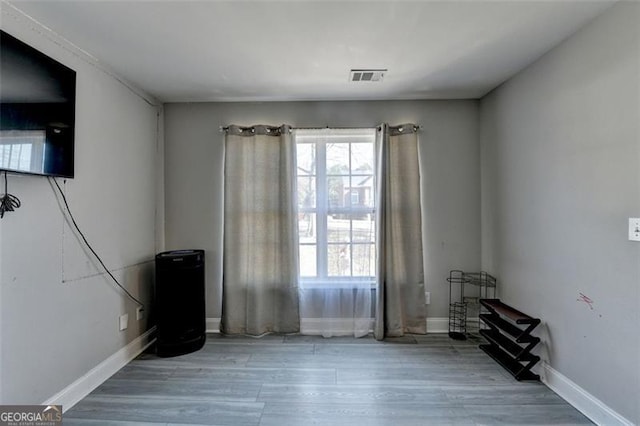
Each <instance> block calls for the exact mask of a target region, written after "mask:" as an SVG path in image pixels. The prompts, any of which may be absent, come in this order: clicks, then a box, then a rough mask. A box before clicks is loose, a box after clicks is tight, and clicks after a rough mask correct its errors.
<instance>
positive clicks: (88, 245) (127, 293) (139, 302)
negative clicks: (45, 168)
mask: <svg viewBox="0 0 640 426" xmlns="http://www.w3.org/2000/svg"><path fill="white" fill-rule="evenodd" d="M47 178H48V179H49V182H50V183H51V182H53V183H54V184H55V186H56V187H57V188H58V192H59V193H60V196H61V198H62V201H63V202H64V206H65V207H66V209H67V212H68V213H69V218H70V219H71V222H72V223H73V226H74V227H75V228H76V231H78V234H79V235H80V237H82V241H84V243H85V245H86V246H87V248H88V249H89V250H90V251H91V253H93V255H94V256H95V257H96V259H98V262H100V265H102V268H103V269H104V270H105V271H106V273H107V274H108V275H109V276H110V277H111V279H112V280H113V282H114V283H116V285H117V286H118V287H120V289H121V290H122V291H124V292H125V294H126V295H127V296H128V297H129V298H130V299H131V300H133V301H134V302H135V303H137V304H138V306H140V307H141V308H142V310H143V311H144V304H143V303H142V302H141V301H140V300H138V299H136V298H135V297H133V295H131V293H129V292H128V291H127V289H126V288H124V286H123V285H122V284H120V282H119V281H118V280H117V279H116V277H114V276H113V274H112V273H111V271H109V269H108V268H107V267H106V265H105V264H104V262H103V261H102V259H101V258H100V256H98V253H96V251H95V250H94V249H93V247H91V244H89V241H87V238H86V237H85V236H84V234H83V233H82V231H81V230H80V227H79V226H78V224H77V223H76V219H75V218H74V217H73V213H71V209H70V208H69V203H68V202H67V197H66V196H65V195H64V192H63V191H62V188H60V185H59V184H58V181H57V180H56V178H55V177H51V176H48V177H47Z"/></svg>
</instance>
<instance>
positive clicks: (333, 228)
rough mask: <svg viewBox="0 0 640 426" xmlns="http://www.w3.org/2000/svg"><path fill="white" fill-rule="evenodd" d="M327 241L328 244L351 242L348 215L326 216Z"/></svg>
mask: <svg viewBox="0 0 640 426" xmlns="http://www.w3.org/2000/svg"><path fill="white" fill-rule="evenodd" d="M327 241H328V242H330V243H348V242H350V241H351V221H350V220H349V215H344V214H334V215H329V216H327Z"/></svg>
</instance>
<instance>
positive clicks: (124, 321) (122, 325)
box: [120, 314, 129, 331]
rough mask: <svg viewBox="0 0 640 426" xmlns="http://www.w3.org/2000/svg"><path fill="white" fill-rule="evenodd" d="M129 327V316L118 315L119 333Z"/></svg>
mask: <svg viewBox="0 0 640 426" xmlns="http://www.w3.org/2000/svg"><path fill="white" fill-rule="evenodd" d="M128 326H129V314H122V315H120V331H123V330H126V329H127V327H128Z"/></svg>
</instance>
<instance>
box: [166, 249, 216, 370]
mask: <svg viewBox="0 0 640 426" xmlns="http://www.w3.org/2000/svg"><path fill="white" fill-rule="evenodd" d="M156 313H157V341H156V348H157V354H158V356H163V357H166V356H176V355H183V354H187V353H189V352H194V351H197V350H198V349H200V348H202V346H203V345H204V341H205V337H206V335H205V310H204V250H177V251H167V252H164V253H160V254H158V255H156Z"/></svg>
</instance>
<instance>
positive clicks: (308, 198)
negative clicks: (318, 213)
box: [298, 176, 316, 209]
mask: <svg viewBox="0 0 640 426" xmlns="http://www.w3.org/2000/svg"><path fill="white" fill-rule="evenodd" d="M315 206H316V178H314V177H307V176H298V208H302V209H305V208H314V207H315Z"/></svg>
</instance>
